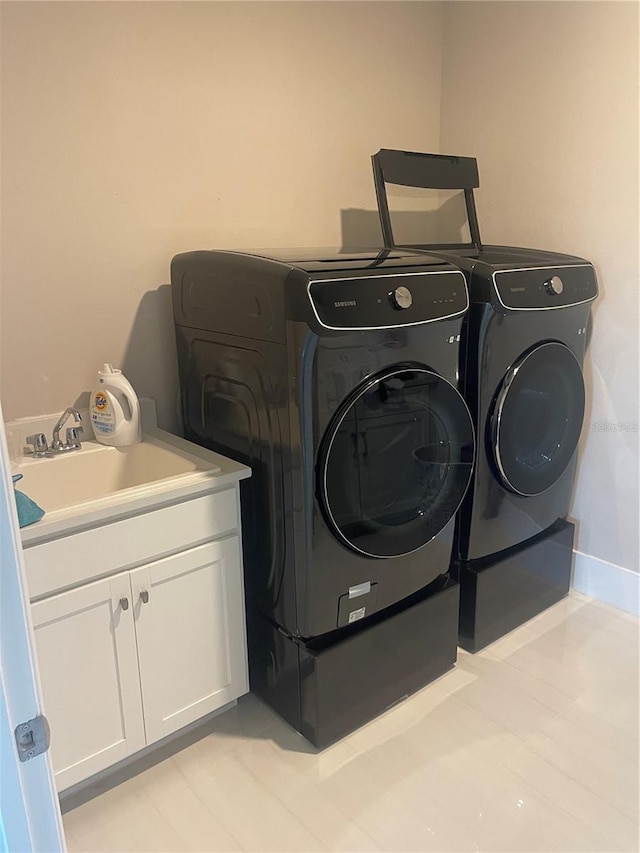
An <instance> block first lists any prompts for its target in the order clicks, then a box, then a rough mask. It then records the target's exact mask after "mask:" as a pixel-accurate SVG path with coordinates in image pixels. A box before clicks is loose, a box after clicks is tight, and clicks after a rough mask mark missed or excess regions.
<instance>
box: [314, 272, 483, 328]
mask: <svg viewBox="0 0 640 853" xmlns="http://www.w3.org/2000/svg"><path fill="white" fill-rule="evenodd" d="M308 291H309V298H310V299H311V305H312V306H313V311H314V313H315V315H316V317H317V319H318V320H319V322H320V323H321V324H322V325H323V326H324V327H325V328H327V329H384V328H394V327H396V326H410V325H415V324H418V323H428V322H430V321H432V320H443V319H445V318H446V317H455V316H457V315H459V314H462V313H464V311H466V310H467V308H468V306H469V298H468V295H467V285H466V281H465V278H464V275H463V274H462V273H461V272H460V271H459V270H451V271H449V270H447V271H438V272H416V273H410V274H405V275H362V276H358V277H355V276H354V277H353V278H341V279H328V278H326V279H312V280H311V281H309V283H308Z"/></svg>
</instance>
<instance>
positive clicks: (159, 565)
mask: <svg viewBox="0 0 640 853" xmlns="http://www.w3.org/2000/svg"><path fill="white" fill-rule="evenodd" d="M131 590H132V594H133V602H134V612H135V617H136V636H137V640H138V658H139V663H140V679H141V683H142V698H143V704H144V716H145V728H146V731H147V740H148V742H149V743H152V742H153V741H155V740H159V739H160V738H162V737H165V736H166V735H168V734H170V733H171V732H174V731H176V730H177V729H179V728H181V727H182V726H185V725H187V724H188V723H191V722H193V721H194V720H197V719H198V718H199V717H202V716H203V715H204V714H208V713H209V712H211V711H215V710H217V709H218V708H221V707H222V706H223V705H226V704H227V702H230V701H232V700H233V699H236V698H237V697H238V696H241V695H242V694H243V693H246V692H247V690H248V678H247V669H246V640H245V626H244V619H243V618H242V617H240V618H235V619H233V620H230V619H229V614H243V613H244V601H243V594H242V564H241V555H240V542H239V538H238V537H237V536H233V537H229V538H228V539H224V540H222V541H218V542H212V543H209V544H207V545H201V546H200V547H197V548H193V549H191V550H189V551H186V552H183V553H181V554H177V555H175V556H173V557H168V558H166V559H164V560H158V561H157V562H154V563H150V564H149V565H148V566H143V567H141V568H140V569H136V570H134V571H133V572H131Z"/></svg>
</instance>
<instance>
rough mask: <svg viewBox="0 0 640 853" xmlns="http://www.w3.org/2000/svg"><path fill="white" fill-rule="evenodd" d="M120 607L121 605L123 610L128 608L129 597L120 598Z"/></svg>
mask: <svg viewBox="0 0 640 853" xmlns="http://www.w3.org/2000/svg"><path fill="white" fill-rule="evenodd" d="M120 607H122V609H123V610H128V609H129V599H128V598H121V599H120Z"/></svg>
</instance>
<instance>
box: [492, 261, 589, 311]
mask: <svg viewBox="0 0 640 853" xmlns="http://www.w3.org/2000/svg"><path fill="white" fill-rule="evenodd" d="M576 267H588V268H589V269H591V270H593V275H594V278H595V282H596V295H595V296H591V297H590V298H589V299H580V300H579V301H578V302H568V303H565V304H564V305H544V306H543V307H541V308H514V307H513V306H512V305H505V303H504V302H503V301H502V297H501V296H500V291H499V290H498V283H497V282H496V276H497V275H501V274H502V273H506V272H529V270H569V269H576ZM491 278H492V280H493V289H494V290H495V292H496V296H497V297H498V300H499V302H500V304H501V305H502V307H503V308H506V309H507V311H557V310H558V309H559V308H573V307H574V306H576V305H585V304H586V303H587V302H593V301H594V300H595V299H597V297H598V277H597V276H596V271H595V267H594V266H593V264H549V265H548V266H543V267H517V268H513V269H504V270H494V272H493V273H492V274H491Z"/></svg>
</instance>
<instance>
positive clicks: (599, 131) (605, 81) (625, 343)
mask: <svg viewBox="0 0 640 853" xmlns="http://www.w3.org/2000/svg"><path fill="white" fill-rule="evenodd" d="M638 9H639V7H638V5H637V4H636V3H618V2H614V3H609V2H604V3H598V2H595V3H583V2H569V3H563V2H553V3H549V2H528V3H520V2H516V3H511V2H497V3H491V2H488V3H484V2H470V3H466V2H463V3H447V4H446V5H445V18H444V43H443V69H442V79H443V88H442V114H441V143H440V146H441V151H442V152H443V153H451V154H461V155H465V154H466V155H471V156H477V157H478V161H479V167H480V181H481V188H480V191H479V193H478V196H477V198H478V214H479V218H480V223H481V233H482V237H483V239H484V241H485V242H487V243H489V242H501V243H507V244H512V245H528V246H537V247H540V248H546V249H556V250H558V251H564V252H568V253H575V254H577V255H581V256H583V257H586V258H588V259H589V260H591V261H593V263H594V264H595V266H596V270H597V273H598V278H599V283H600V288H601V296H600V299H599V300H598V302H597V304H596V305H595V308H594V311H593V315H594V327H593V337H592V340H591V346H590V352H589V356H588V362H587V370H586V373H587V385H588V392H589V401H588V411H587V416H586V421H587V424H586V426H585V431H584V433H583V440H582V455H581V462H580V468H579V474H578V479H577V484H576V493H575V500H574V505H573V515H574V516H575V518H576V519H578V520H579V533H578V544H577V547H578V550H580V551H582V552H584V553H586V554H590V555H592V556H595V557H597V558H599V559H601V560H605V561H606V562H610V563H614V564H616V565H620V566H623V567H626V568H628V569H633V570H635V571H638V470H639V465H638V432H637V428H638V331H639V326H638V288H639V281H638V151H639V147H638ZM591 425H593V427H591ZM600 425H604V427H602V426H600ZM618 425H622V427H623V428H621V429H619V428H618ZM624 425H627V429H630V430H633V428H634V427H635V430H636V431H625V428H624ZM607 427H609V428H610V429H611V430H612V431H598V430H599V429H603V428H604V429H606V428H607Z"/></svg>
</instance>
